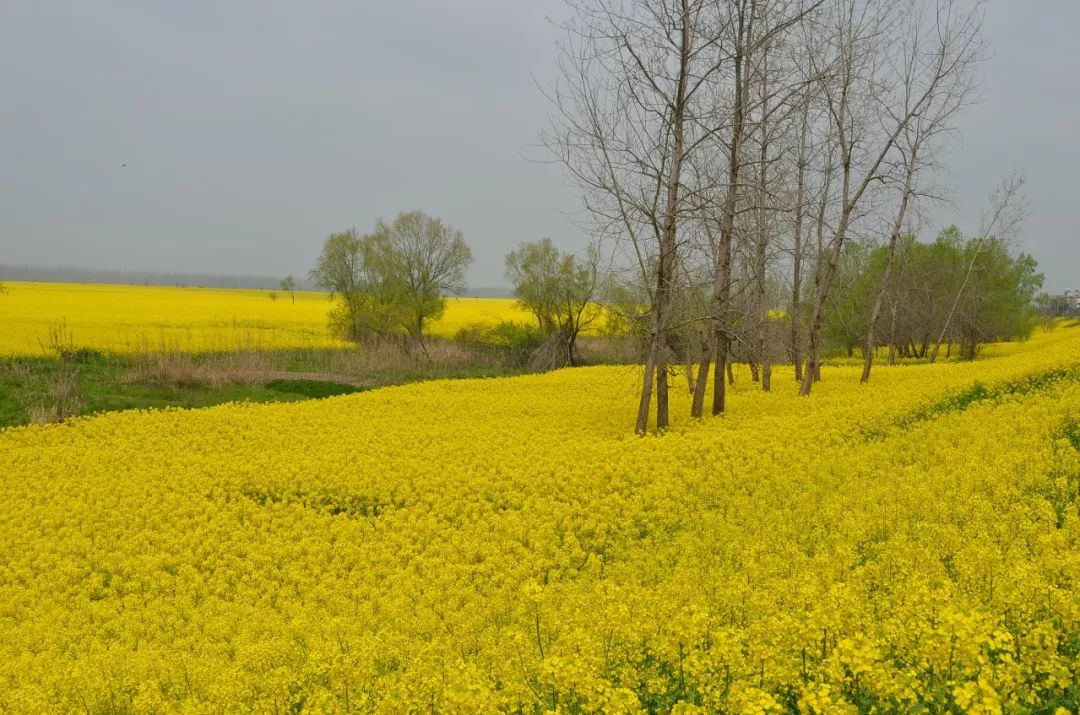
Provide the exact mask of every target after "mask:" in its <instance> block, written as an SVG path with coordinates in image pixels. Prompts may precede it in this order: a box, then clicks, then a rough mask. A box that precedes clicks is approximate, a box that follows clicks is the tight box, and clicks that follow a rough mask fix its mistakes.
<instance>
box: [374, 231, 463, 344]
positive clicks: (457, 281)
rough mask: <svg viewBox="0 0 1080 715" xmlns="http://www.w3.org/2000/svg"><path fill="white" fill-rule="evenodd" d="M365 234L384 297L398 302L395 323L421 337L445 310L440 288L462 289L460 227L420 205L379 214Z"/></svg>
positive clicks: (456, 291)
mask: <svg viewBox="0 0 1080 715" xmlns="http://www.w3.org/2000/svg"><path fill="white" fill-rule="evenodd" d="M369 239H370V255H369V256H368V260H369V262H370V264H371V267H372V270H373V271H374V272H375V273H376V274H377V275H378V276H379V281H380V284H381V289H382V291H383V292H384V296H385V298H386V300H387V301H388V302H390V303H392V304H394V305H396V306H397V307H398V308H399V317H400V327H401V329H403V330H404V331H405V332H406V333H408V334H409V335H410V336H411V337H412V338H413V339H414V340H417V341H419V340H421V339H422V338H423V335H424V328H425V327H426V326H427V325H428V324H429V323H430V322H431V321H433V320H437V319H438V318H439V317H441V316H442V314H443V312H444V311H445V310H446V297H445V296H446V294H447V293H461V292H463V291H464V290H465V272H466V271H467V270H468V268H469V265H470V264H472V261H473V257H472V251H471V250H470V249H469V245H468V244H467V243H465V238H464V236H463V235H462V233H461V231H459V230H458V229H456V228H454V227H453V226H450V225H448V224H446V223H443V222H442V221H441V220H439V219H437V218H435V217H433V216H428V215H427V214H425V213H424V212H422V211H410V212H407V213H401V214H398V216H397V218H395V219H394V220H393V222H392V223H386V222H385V221H383V220H382V219H380V220H379V221H378V222H377V223H376V225H375V231H374V233H372V234H371V236H370V237H369Z"/></svg>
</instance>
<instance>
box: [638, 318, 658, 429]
mask: <svg viewBox="0 0 1080 715" xmlns="http://www.w3.org/2000/svg"><path fill="white" fill-rule="evenodd" d="M657 352H658V351H657V346H656V336H655V335H654V336H653V337H652V339H651V340H650V341H649V352H648V355H647V356H646V358H645V379H644V382H643V383H642V386H641V399H640V400H639V401H638V413H637V423H636V424H635V426H634V431H635V432H637V433H638V434H645V432H646V431H647V430H648V428H649V408H650V407H651V406H652V393H653V375H654V374H655V372H656V357H657Z"/></svg>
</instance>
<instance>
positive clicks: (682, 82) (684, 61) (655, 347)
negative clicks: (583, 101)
mask: <svg viewBox="0 0 1080 715" xmlns="http://www.w3.org/2000/svg"><path fill="white" fill-rule="evenodd" d="M681 21H682V22H681V24H682V27H681V28H680V30H681V32H680V45H679V67H678V73H679V76H678V82H677V87H676V91H675V97H674V101H673V102H672V117H671V132H672V139H673V146H672V156H671V167H670V169H669V172H668V177H667V185H666V187H665V188H666V190H667V206H666V207H665V214H664V225H663V228H662V230H661V231H660V236H659V238H660V241H659V243H660V257H659V261H658V266H657V272H656V292H655V294H654V296H653V316H654V335H653V343H652V347H651V350H650V353H651V354H650V358H651V360H652V362H653V363H654V364H655V366H656V431H657V432H662V431H663V430H666V429H667V427H668V389H667V388H668V384H667V358H666V356H665V355H664V353H663V351H665V350H666V349H667V331H668V327H667V318H668V315H667V313H668V309H669V307H670V305H671V291H672V282H673V280H674V278H675V259H676V256H675V253H676V250H677V245H678V244H677V234H678V229H679V224H678V216H679V211H680V206H679V190H680V187H681V183H680V182H681V181H682V166H683V161H684V160H685V158H686V157H685V151H686V145H685V122H686V93H687V81H688V78H689V65H690V54H691V50H692V48H691V46H690V6H689V4H688V0H682V3H681ZM646 373H648V370H646ZM650 380H651V378H650V377H649V376H648V374H646V376H645V377H644V380H643V385H642V399H644V397H645V386H646V385H647V384H648V383H649V382H650ZM650 391H651V390H650ZM642 406H644V411H645V414H646V417H645V419H644V420H643V419H642V409H641V408H642ZM647 414H648V404H647V403H646V404H644V405H639V406H638V418H637V422H636V426H635V430H636V431H637V432H638V434H644V431H645V428H646V426H647V422H648V418H647Z"/></svg>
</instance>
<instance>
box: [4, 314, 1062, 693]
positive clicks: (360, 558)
mask: <svg viewBox="0 0 1080 715" xmlns="http://www.w3.org/2000/svg"><path fill="white" fill-rule="evenodd" d="M267 302H269V301H267ZM273 307H274V308H275V309H277V308H280V307H282V306H280V305H278V306H273ZM1003 352H1004V353H1007V354H1004V355H1002V356H1001V357H991V358H988V359H985V360H982V361H980V362H976V363H969V364H959V363H948V364H938V365H933V366H903V367H892V368H887V367H879V368H877V369H876V371H875V375H874V378H873V380H872V382H871V383H870V384H868V385H860V384H859V383H858V368H857V367H855V366H852V367H839V368H833V369H828V370H826V372H825V375H824V381H823V382H822V383H821V384H820V385H819V386H818V387H816V388H815V390H814V394H813V395H812V396H811V397H810V398H799V397H797V396H796V395H795V388H794V381H793V380H792V376H791V373H790V371H785V370H783V369H778V370H777V372H778V373H779V374H778V375H776V376H775V377H774V385H775V386H776V388H775V391H774V392H773V393H771V394H762V393H760V392H759V391H758V390H756V389H755V386H754V385H752V384H750V383H749V381H748V380H745V379H744V378H743V377H740V382H739V384H738V385H737V386H736V387H735V389H734V391H733V395H732V398H731V401H730V414H729V415H728V416H727V417H724V418H721V419H708V420H705V421H702V422H694V421H692V420H690V419H689V418H687V417H685V415H686V414H687V404H685V403H686V401H687V399H688V398H687V397H686V396H685V395H684V396H682V398H681V400H682V401H680V400H676V401H675V404H674V405H673V410H672V411H673V414H674V415H676V421H675V424H674V426H673V428H672V430H671V431H670V432H669V433H668V434H666V435H664V436H662V437H646V438H643V439H641V438H636V437H633V436H631V435H630V420H631V418H632V415H633V411H634V404H635V399H636V393H635V388H636V386H637V382H638V371H637V370H636V369H632V368H620V367H603V368H581V369H571V370H564V371H559V372H555V373H551V374H546V375H534V376H526V377H517V378H507V379H487V380H464V381H443V382H431V383H425V384H415V385H409V386H403V387H393V388H387V389H382V390H377V391H372V392H367V393H363V394H358V395H351V396H344V397H337V398H331V399H327V400H321V401H309V402H303V403H293V404H272V405H253V404H230V405H223V406H219V407H214V408H210V409H202V410H194V411H159V412H139V411H132V412H120V413H112V414H105V415H101V416H97V417H90V418H80V419H76V420H73V421H71V422H69V423H65V424H61V425H54V426H44V427H42V426H35V427H18V428H12V429H8V430H6V431H3V432H0V490H2V496H0V711H3V712H18V713H24V712H25V713H31V712H46V711H52V712H89V713H121V712H123V713H126V712H133V713H161V712H191V713H218V712H236V713H243V712H267V713H286V712H297V711H301V710H302V711H305V712H342V713H344V712H383V713H405V712H415V713H420V712H424V713H429V712H435V713H494V712H507V713H518V712H520V713H541V712H548V711H551V712H562V713H577V712H597V713H637V712H676V713H684V714H685V713H702V712H723V713H780V712H796V711H798V712H805V713H856V712H879V713H886V712H916V711H919V710H920V708H917V707H916V703H922V704H923V707H922V708H921V710H922V711H924V712H971V713H1001V712H1010V713H1024V712H1032V713H1035V712H1045V713H1053V712H1055V711H1056V712H1058V713H1064V712H1069V711H1075V707H1076V705H1077V702H1078V698H1080V682H1078V675H1077V674H1078V672H1080V515H1078V509H1077V496H1078V487H1080V453H1078V447H1080V427H1078V423H1080V381H1078V370H1080V329H1058V330H1056V331H1054V332H1051V333H1046V334H1040V335H1039V336H1037V338H1036V339H1034V340H1032V341H1030V342H1027V343H1024V344H1020V345H1017V346H1015V348H1014V349H1011V350H1007V351H1003ZM789 384H790V389H785V386H787V385H789ZM684 391H685V390H681V391H680V392H684Z"/></svg>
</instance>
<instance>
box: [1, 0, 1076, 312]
mask: <svg viewBox="0 0 1080 715" xmlns="http://www.w3.org/2000/svg"><path fill="white" fill-rule="evenodd" d="M562 14H563V6H562V4H561V2H559V0H469V1H468V2H466V1H464V0H459V1H457V2H454V1H452V0H447V1H445V2H434V1H433V0H427V1H425V0H394V1H392V2H374V1H368V2H359V1H353V2H317V1H316V0H311V1H307V0H305V1H304V2H290V1H287V0H281V1H278V2H257V3H256V2H248V3H240V2H231V1H227V0H214V1H205V0H193V1H191V2H172V1H168V2H165V1H156V2H153V1H146V0H143V1H141V2H136V1H135V0H131V1H129V2H124V1H123V0H99V1H98V2H93V3H90V2H40V0H5V1H4V2H3V3H2V4H0V88H2V90H0V91H2V94H0V263H7V264H16V265H18V264H23V265H25V264H44V265H67V266H80V267H87V268H120V269H131V270H160V271H185V272H192V273H195V272H198V273H233V274H266V275H284V274H286V273H296V274H302V273H306V271H307V270H308V268H310V266H311V265H312V263H313V262H314V259H315V257H316V255H317V254H318V251H319V248H320V246H321V243H322V240H323V239H324V238H325V236H326V234H328V233H330V232H332V231H336V230H340V229H343V228H346V227H349V226H353V225H355V226H356V227H357V228H358V229H360V230H362V231H363V230H366V229H368V228H370V227H371V225H372V224H373V223H374V221H375V219H376V218H378V217H380V216H382V217H386V218H392V217H393V216H394V215H395V214H396V213H398V212H399V211H402V210H409V209H414V208H420V209H423V210H425V211H427V212H428V213H431V214H434V215H436V216H439V217H441V218H443V219H444V220H446V221H448V222H450V223H451V224H453V225H455V226H457V227H459V228H461V229H462V230H464V232H465V235H466V238H467V240H468V241H469V242H470V244H471V245H472V247H473V252H474V254H475V256H476V263H475V265H474V266H473V269H472V271H471V273H470V276H469V280H470V284H471V285H473V286H491V285H498V284H501V283H503V275H502V273H503V271H502V266H503V255H504V254H505V253H506V252H507V251H508V250H510V249H511V248H512V247H514V246H515V245H516V244H517V243H518V242H519V241H524V240H535V239H537V238H539V237H542V236H551V237H552V238H553V239H554V240H555V241H556V242H557V243H560V244H561V245H563V246H564V247H566V248H576V247H578V246H580V245H583V243H584V237H583V236H582V235H581V233H580V231H579V230H578V229H577V228H576V227H575V226H574V225H573V224H572V222H571V221H570V220H569V218H568V214H569V213H573V212H574V211H576V210H577V208H578V205H579V204H578V200H577V194H576V192H575V190H574V189H573V188H571V187H570V186H569V185H568V184H567V182H566V180H565V179H564V178H563V177H562V175H561V173H560V171H559V169H558V168H557V167H555V166H551V165H542V164H537V163H534V162H531V161H529V160H528V159H527V158H526V157H532V156H537V155H538V152H537V151H536V150H534V149H532V148H531V146H532V145H533V144H535V142H536V139H537V134H538V132H539V131H540V129H542V128H543V127H544V126H545V125H546V122H547V119H546V110H547V105H546V102H545V100H544V99H543V97H542V96H541V95H540V93H539V91H538V90H537V88H536V86H535V84H534V80H533V76H534V75H535V77H536V78H537V79H538V80H539V81H540V82H541V83H547V82H548V81H549V80H550V78H551V77H552V75H553V70H554V57H555V48H554V42H555V40H556V38H557V32H556V31H555V30H554V29H553V28H552V27H551V25H550V24H549V23H548V22H547V21H546V20H545V16H546V15H554V16H561V15H562ZM1077 27H1080V2H1077V0H1032V1H1031V2H1019V1H1014V0H995V1H994V2H992V3H991V4H990V5H989V7H988V12H987V22H986V26H985V29H986V32H987V35H988V36H989V38H990V40H991V44H992V49H993V53H994V56H993V58H992V59H991V61H990V62H989V63H987V65H986V66H985V67H984V68H983V74H984V77H985V84H984V88H983V90H982V97H983V101H982V103H981V104H980V105H978V106H976V107H974V108H972V109H969V110H968V112H967V114H966V115H965V117H964V119H963V120H962V127H961V131H960V132H959V133H958V134H957V136H956V137H955V138H954V139H953V140H952V142H951V146H950V148H949V152H948V155H947V157H946V158H945V163H947V164H948V165H949V166H950V167H951V172H950V175H949V176H947V177H945V179H944V180H945V181H946V182H947V183H948V184H949V185H950V186H952V187H954V188H955V191H954V193H953V197H954V199H955V202H956V206H955V207H952V208H944V209H938V210H937V211H936V214H935V215H936V217H937V221H938V222H956V223H958V224H959V225H960V226H961V228H963V229H964V230H966V231H968V232H974V231H975V230H976V229H977V227H978V222H979V214H980V211H981V210H982V208H983V206H984V205H985V202H986V196H987V194H988V193H989V192H990V191H991V190H992V189H993V188H994V186H995V184H996V183H997V181H998V179H999V177H1000V176H1001V175H1002V174H1005V173H1009V172H1010V171H1011V170H1012V169H1014V168H1017V169H1020V170H1022V171H1023V172H1024V173H1026V175H1027V178H1028V184H1027V193H1028V197H1029V199H1030V208H1031V218H1030V219H1029V221H1028V222H1027V224H1026V228H1025V232H1024V237H1023V243H1022V247H1023V248H1024V249H1025V250H1027V251H1029V252H1031V253H1033V254H1034V255H1035V256H1036V258H1037V259H1038V260H1039V263H1040V266H1041V269H1042V270H1043V271H1044V272H1045V273H1046V276H1047V286H1046V287H1047V288H1048V289H1051V290H1055V291H1060V290H1064V289H1065V288H1069V287H1078V288H1080V275H1078V273H1080V271H1078V270H1077V269H1078V267H1080V241H1078V240H1077V238H1078V236H1077V233H1078V232H1077V223H1078V221H1077V219H1078V218H1080V208H1078V207H1080V199H1078V198H1077V196H1076V194H1077V192H1076V185H1077V180H1076V178H1075V173H1076V167H1078V166H1080V141H1078V139H1077V131H1078V129H1077V128H1078V127H1080V50H1078V49H1077V45H1076V41H1075V29H1076V28H1077ZM123 164H126V165H127V166H126V167H125V166H122V165H123ZM930 232H931V231H929V229H928V230H927V233H930Z"/></svg>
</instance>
